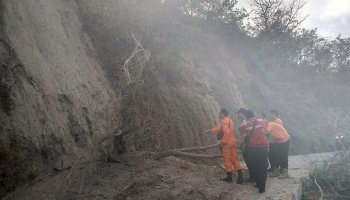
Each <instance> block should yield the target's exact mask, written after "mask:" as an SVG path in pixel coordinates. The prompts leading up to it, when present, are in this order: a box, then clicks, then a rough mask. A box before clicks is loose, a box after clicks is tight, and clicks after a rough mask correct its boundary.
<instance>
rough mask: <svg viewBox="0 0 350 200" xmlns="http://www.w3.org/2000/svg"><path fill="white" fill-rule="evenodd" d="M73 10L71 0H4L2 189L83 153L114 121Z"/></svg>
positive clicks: (113, 103)
mask: <svg viewBox="0 0 350 200" xmlns="http://www.w3.org/2000/svg"><path fill="white" fill-rule="evenodd" d="M76 10H77V6H76V4H75V2H74V1H54V0H52V1H51V0H49V1H47V0H40V1H36V0H35V1H34V0H33V1H31V0H30V1H11V0H9V1H7V0H5V1H1V14H2V18H1V53H2V57H1V61H2V63H1V112H0V119H1V124H0V125H1V126H0V131H1V135H0V140H1V143H0V155H1V159H0V166H1V170H0V172H1V187H0V188H1V190H2V191H1V192H0V193H1V194H3V193H4V192H6V191H3V190H7V189H12V187H14V186H15V185H16V184H18V183H20V182H23V181H25V180H30V179H31V178H33V177H35V176H37V174H38V172H39V171H41V170H42V169H43V168H44V166H45V165H46V164H48V163H49V162H51V161H52V160H54V159H55V158H57V157H58V156H60V155H62V154H75V155H80V156H83V155H84V153H86V151H87V149H89V148H91V147H92V146H94V141H97V140H99V138H102V137H105V136H106V135H107V134H109V133H108V131H110V130H107V129H108V128H109V127H108V124H106V122H105V119H107V118H111V117H112V116H113V117H114V118H115V119H116V121H117V117H115V116H114V114H115V113H112V112H115V111H116V110H118V107H119V102H118V100H117V98H115V95H114V93H113V91H112V90H111V89H110V88H109V87H108V85H107V83H106V80H105V78H104V74H103V72H102V70H101V67H100V66H99V64H98V63H97V62H96V60H95V59H94V52H95V50H94V49H93V48H92V47H91V44H90V41H89V38H88V37H87V36H86V35H85V34H84V33H83V32H81V24H80V21H79V18H78V15H77V13H76ZM116 124H118V123H116ZM4 185H5V187H3V186H4Z"/></svg>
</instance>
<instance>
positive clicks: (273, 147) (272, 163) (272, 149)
mask: <svg viewBox="0 0 350 200" xmlns="http://www.w3.org/2000/svg"><path fill="white" fill-rule="evenodd" d="M270 113H271V118H272V122H274V123H276V124H280V125H282V126H283V121H282V120H281V118H280V117H279V112H278V111H277V110H271V111H270ZM277 151H278V150H277V147H276V143H274V142H271V141H270V149H269V162H270V166H271V167H270V169H268V170H267V171H268V172H273V168H276V167H277V166H276V165H277V164H276V163H275V161H276V159H274V158H275V157H276V155H275V154H276V152H277Z"/></svg>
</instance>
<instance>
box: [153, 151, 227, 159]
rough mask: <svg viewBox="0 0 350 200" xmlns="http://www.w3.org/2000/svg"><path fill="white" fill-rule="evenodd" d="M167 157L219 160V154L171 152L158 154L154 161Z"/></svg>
mask: <svg viewBox="0 0 350 200" xmlns="http://www.w3.org/2000/svg"><path fill="white" fill-rule="evenodd" d="M167 156H182V157H188V158H202V159H203V158H206V159H214V158H220V157H221V154H214V155H209V154H197V153H187V152H181V151H175V150H171V151H166V152H163V153H159V154H158V155H156V156H155V159H156V160H159V159H161V158H164V157H167Z"/></svg>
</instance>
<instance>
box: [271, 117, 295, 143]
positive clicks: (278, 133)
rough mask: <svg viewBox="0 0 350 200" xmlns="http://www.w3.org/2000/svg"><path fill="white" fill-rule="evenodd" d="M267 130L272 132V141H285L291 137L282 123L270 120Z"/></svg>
mask: <svg viewBox="0 0 350 200" xmlns="http://www.w3.org/2000/svg"><path fill="white" fill-rule="evenodd" d="M266 131H267V132H269V133H271V138H272V141H271V143H284V142H287V141H288V140H289V138H290V136H289V134H288V132H287V130H286V129H285V128H284V127H283V126H282V125H280V124H277V123H275V122H269V123H268V124H267V128H266Z"/></svg>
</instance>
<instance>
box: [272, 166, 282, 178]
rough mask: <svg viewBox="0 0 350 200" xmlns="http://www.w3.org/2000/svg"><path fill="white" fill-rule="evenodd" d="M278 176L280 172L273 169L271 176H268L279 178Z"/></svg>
mask: <svg viewBox="0 0 350 200" xmlns="http://www.w3.org/2000/svg"><path fill="white" fill-rule="evenodd" d="M279 176H280V170H279V169H278V168H273V170H272V174H270V177H279Z"/></svg>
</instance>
